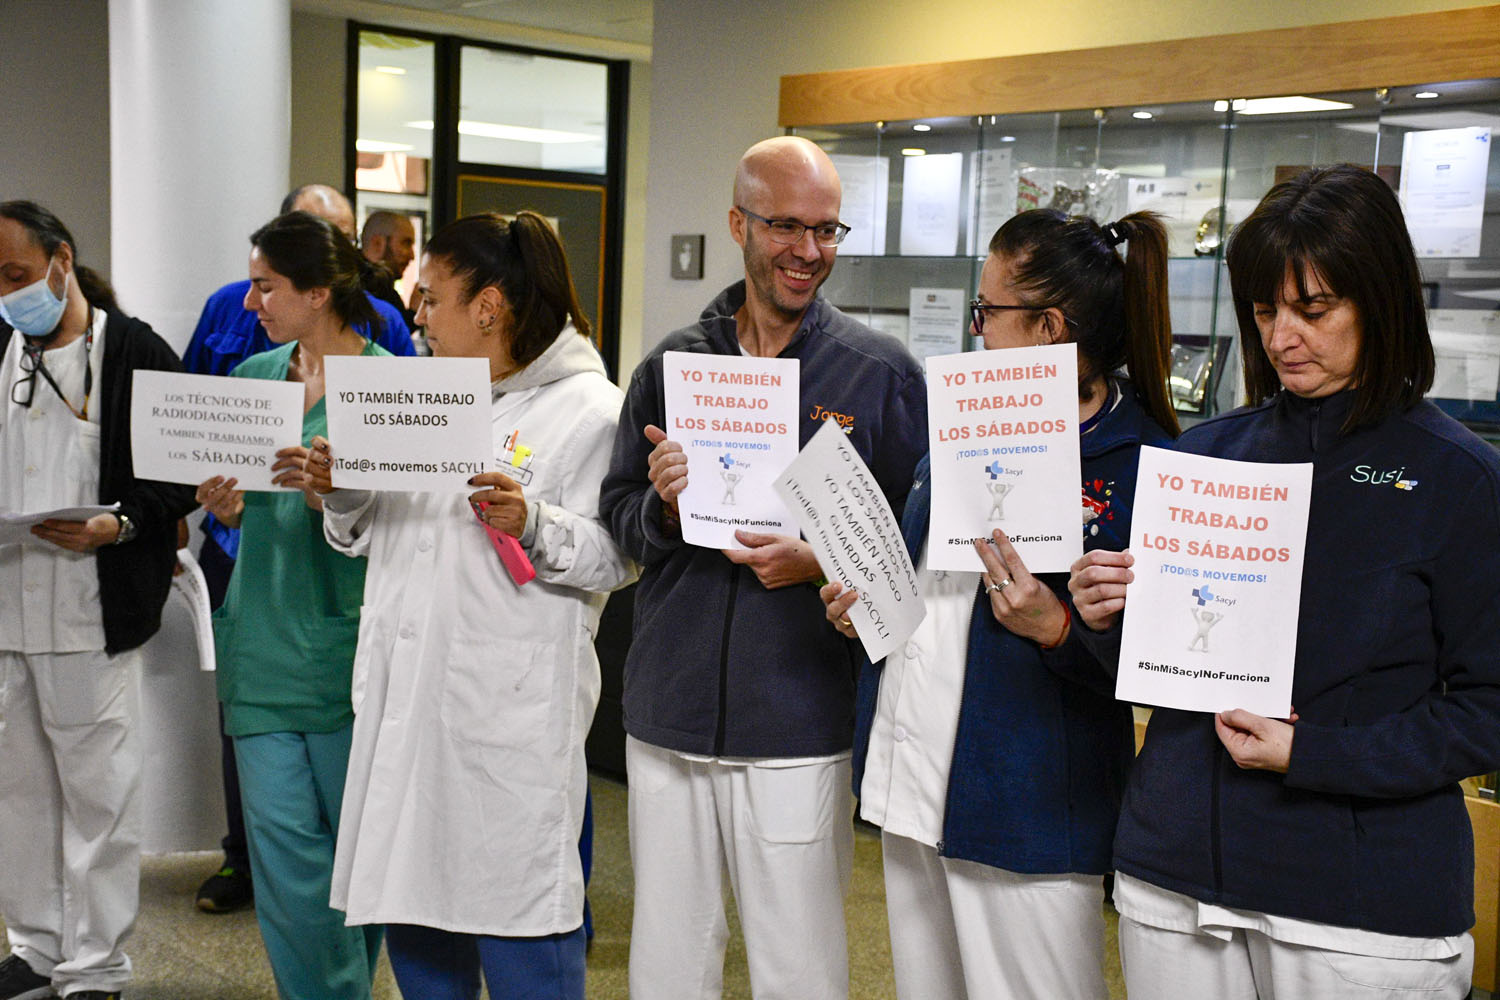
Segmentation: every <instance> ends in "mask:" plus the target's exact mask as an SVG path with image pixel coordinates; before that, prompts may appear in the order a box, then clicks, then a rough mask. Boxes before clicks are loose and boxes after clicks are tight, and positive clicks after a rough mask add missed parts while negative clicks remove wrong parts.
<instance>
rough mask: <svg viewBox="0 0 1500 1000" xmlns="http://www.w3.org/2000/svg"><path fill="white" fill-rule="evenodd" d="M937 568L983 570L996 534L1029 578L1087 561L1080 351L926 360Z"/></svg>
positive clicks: (1018, 350) (1050, 349)
mask: <svg viewBox="0 0 1500 1000" xmlns="http://www.w3.org/2000/svg"><path fill="white" fill-rule="evenodd" d="M927 423H928V441H929V450H930V451H931V452H932V526H931V528H930V529H929V532H930V534H929V537H928V540H927V552H928V556H927V561H928V565H929V566H931V568H933V569H939V570H957V571H970V572H982V571H983V570H984V564H983V563H982V562H980V559H979V553H977V552H975V551H974V545H973V540H974V539H975V538H987V537H989V535H990V533H991V532H992V531H994V529H996V528H999V529H1000V530H1001V531H1004V532H1005V533H1006V535H1008V536H1009V537H1010V540H1011V542H1012V543H1014V545H1015V547H1016V552H1017V553H1018V554H1019V555H1020V556H1021V560H1022V561H1023V562H1025V563H1026V568H1027V569H1029V570H1030V571H1031V572H1033V573H1054V572H1063V571H1066V570H1067V569H1068V568H1069V567H1071V566H1072V565H1073V562H1074V561H1075V560H1076V559H1078V557H1079V556H1081V555H1083V531H1082V528H1081V525H1080V515H1079V499H1078V497H1079V494H1078V490H1079V483H1080V482H1081V477H1080V473H1079V465H1078V354H1077V350H1076V349H1075V348H1074V346H1073V345H1072V344H1051V345H1048V346H1046V347H1012V348H1006V349H1004V350H999V351H969V352H967V353H964V354H949V355H944V356H942V357H932V358H928V359H927Z"/></svg>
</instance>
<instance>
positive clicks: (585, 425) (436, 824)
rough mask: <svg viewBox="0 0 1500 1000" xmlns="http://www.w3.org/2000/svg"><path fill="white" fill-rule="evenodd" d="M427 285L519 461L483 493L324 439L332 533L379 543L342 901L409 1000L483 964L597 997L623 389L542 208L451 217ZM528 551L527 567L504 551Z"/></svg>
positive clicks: (345, 543)
mask: <svg viewBox="0 0 1500 1000" xmlns="http://www.w3.org/2000/svg"><path fill="white" fill-rule="evenodd" d="M418 292H419V295H420V306H419V308H418V310H417V322H418V323H420V324H422V325H423V326H424V327H426V329H427V339H428V342H429V343H430V344H431V345H432V349H433V353H434V354H435V355H437V356H439V357H468V358H483V359H484V360H485V361H486V362H487V363H488V365H489V372H490V380H491V400H492V411H491V412H492V421H493V422H492V429H493V438H492V439H493V443H494V450H493V452H492V455H493V460H494V461H493V465H492V468H494V469H497V470H503V471H494V472H483V473H480V474H479V475H476V476H474V477H473V478H472V479H471V480H470V481H469V483H470V485H471V486H473V487H475V488H476V492H474V493H471V494H467V495H466V494H464V493H369V492H363V491H355V490H335V489H333V487H332V484H331V482H330V481H329V477H328V469H330V468H331V467H332V457H331V456H332V455H333V454H334V452H333V450H332V449H333V448H334V447H336V446H337V442H333V445H332V446H330V445H329V444H328V443H327V442H325V441H322V440H321V439H320V440H318V441H316V442H315V443H314V451H313V456H312V459H311V461H310V462H309V463H308V468H309V470H310V471H311V474H312V475H313V477H314V482H315V488H316V489H317V490H318V491H319V492H321V493H322V494H324V514H323V517H324V529H325V532H326V534H327V537H328V539H329V540H330V541H331V542H332V543H333V544H334V546H335V547H336V548H339V549H341V550H343V551H345V552H348V553H350V554H352V555H368V557H369V561H370V572H369V577H368V579H367V581H366V584H365V597H364V604H365V616H364V622H363V624H362V627H361V634H360V641H359V653H358V656H357V659H356V664H357V669H356V671H355V679H354V690H355V710H356V716H355V732H354V752H353V755H352V757H351V760H350V765H349V783H348V789H347V791H346V793H345V796H344V813H343V823H342V826H341V828H340V831H339V845H338V858H337V862H336V865H335V873H334V883H333V899H334V903H335V905H337V906H340V907H343V908H345V909H347V911H348V914H349V921H350V923H353V924H374V923H381V924H386V925H387V942H386V943H387V951H388V953H389V954H390V957H391V967H392V969H393V970H394V971H395V974H396V981H397V983H398V984H399V985H400V987H401V992H402V994H403V995H404V996H406V997H409V998H411V1000H417V998H422V1000H450V998H451V1000H474V998H476V997H478V995H479V984H480V978H481V975H482V976H483V979H484V980H485V982H486V983H487V985H488V988H489V995H490V996H492V997H506V998H514V1000H524V998H546V1000H582V998H583V995H584V989H583V976H584V948H585V938H584V931H583V927H582V922H583V905H584V896H583V892H584V886H583V872H582V867H581V864H580V858H579V850H578V837H579V831H580V828H581V826H582V823H583V813H584V795H585V791H586V788H587V771H586V769H585V766H584V757H583V739H584V735H585V734H586V733H587V732H588V729H589V724H590V723H591V722H592V720H593V716H594V709H595V707H596V705H597V704H598V699H599V663H598V660H597V659H596V658H595V655H594V647H593V634H594V632H595V631H596V629H597V627H598V623H599V613H600V611H601V610H602V609H603V607H604V601H605V597H606V595H607V594H608V593H609V591H611V590H614V589H615V588H617V587H620V586H623V585H624V584H626V583H628V582H629V581H630V580H631V579H633V578H634V576H635V568H634V566H633V564H632V563H631V562H630V561H629V559H627V558H626V557H625V556H624V555H623V554H622V553H621V552H620V550H619V549H618V548H617V547H616V546H615V543H614V542H613V541H612V540H611V538H610V536H609V533H608V531H607V530H606V529H605V526H604V524H603V523H602V522H601V521H600V519H599V483H600V481H601V480H602V479H603V476H604V472H605V469H606V468H607V467H608V464H609V457H610V452H611V449H612V447H613V443H614V435H615V423H616V421H617V420H618V418H619V411H620V401H621V394H620V391H619V389H617V388H616V387H615V386H614V384H613V383H611V382H610V381H609V379H608V378H607V377H606V375H605V371H604V365H603V363H602V362H601V361H600V359H599V355H598V353H597V352H596V351H595V350H594V347H593V344H592V343H591V342H590V340H589V339H588V336H587V332H588V323H587V320H586V319H585V318H584V316H583V312H582V310H581V308H580V307H579V304H578V295H577V292H576V291H575V290H574V287H573V280H572V278H571V277H570V276H569V274H568V265H567V260H566V258H565V257H564V256H563V249H562V245H561V243H560V242H559V241H558V238H557V235H556V233H554V232H553V231H552V228H551V226H550V225H549V224H548V223H547V221H546V220H545V219H543V218H542V217H541V216H539V215H537V214H536V213H534V212H521V213H520V214H519V215H518V216H517V217H516V218H515V220H514V221H506V220H505V219H504V218H502V217H501V216H498V215H473V216H468V217H466V218H462V219H459V220H457V221H456V222H453V223H450V224H449V225H447V226H445V227H443V228H442V229H441V230H440V231H439V232H438V233H437V235H436V236H434V237H433V240H432V242H431V243H429V244H428V245H427V247H426V249H425V251H424V253H423V255H422V265H421V279H420V282H419V286H418ZM517 548H519V549H520V550H521V551H523V552H524V553H525V556H526V559H527V560H529V562H530V564H531V567H532V568H533V569H534V571H535V574H536V575H535V579H532V580H530V582H526V581H527V577H526V575H525V574H524V573H521V574H519V575H517V574H516V573H514V572H513V571H511V570H507V568H506V563H505V562H502V558H510V559H511V561H512V562H514V561H515V559H514V554H513V553H514V551H515V549H517ZM497 550H502V551H497ZM505 551H509V552H511V553H512V555H511V556H504V555H503V553H504V552H505Z"/></svg>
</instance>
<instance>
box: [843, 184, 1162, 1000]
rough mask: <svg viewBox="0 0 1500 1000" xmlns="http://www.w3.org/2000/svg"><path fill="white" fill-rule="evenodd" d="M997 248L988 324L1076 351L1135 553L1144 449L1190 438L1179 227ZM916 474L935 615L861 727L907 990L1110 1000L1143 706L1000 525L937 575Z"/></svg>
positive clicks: (995, 341) (875, 671) (1104, 492)
mask: <svg viewBox="0 0 1500 1000" xmlns="http://www.w3.org/2000/svg"><path fill="white" fill-rule="evenodd" d="M1122 244H1123V245H1125V246H1126V247H1127V248H1128V251H1129V252H1128V254H1126V255H1123V256H1122V254H1121V253H1120V251H1119V249H1118V248H1119V247H1120V246H1121V245H1122ZM989 251H990V252H989V256H988V258H987V259H986V260H985V263H984V269H983V271H982V272H981V275H980V280H979V296H978V298H976V299H975V300H974V301H973V303H971V315H972V327H971V329H972V331H973V332H974V333H975V334H978V335H979V336H982V337H983V338H984V345H985V347H986V348H989V349H992V350H993V349H1000V348H1009V347H1026V346H1035V345H1042V344H1066V343H1072V344H1075V345H1076V346H1077V348H1078V376H1079V383H1078V422H1079V434H1080V438H1081V440H1080V446H1081V448H1080V450H1081V455H1082V464H1083V470H1082V471H1083V484H1082V487H1083V492H1082V526H1081V530H1082V531H1083V539H1084V548H1085V549H1086V550H1091V549H1096V548H1107V549H1114V550H1118V549H1123V548H1124V547H1125V545H1126V543H1127V542H1128V541H1129V537H1130V511H1131V500H1132V497H1133V496H1134V493H1135V470H1136V460H1137V457H1138V454H1139V451H1140V447H1141V445H1143V444H1162V443H1164V442H1167V441H1169V440H1170V439H1171V437H1172V436H1173V435H1174V434H1175V433H1176V431H1177V420H1176V416H1175V415H1174V413H1173V410H1172V406H1171V402H1170V396H1169V393H1168V388H1167V376H1168V373H1169V369H1170V357H1171V330H1170V328H1169V324H1168V319H1167V240H1166V232H1165V230H1164V229H1163V228H1162V226H1161V224H1160V223H1159V222H1158V221H1157V220H1156V218H1155V217H1154V216H1152V215H1149V214H1144V213H1137V214H1135V215H1129V216H1126V217H1125V218H1123V219H1121V220H1120V221H1119V222H1115V223H1112V224H1110V225H1107V226H1101V225H1099V224H1098V223H1096V222H1094V221H1093V220H1092V219H1086V218H1069V217H1068V216H1065V215H1063V214H1062V213H1060V212H1056V211H1052V210H1050V209H1041V210H1036V211H1031V212H1024V213H1022V214H1020V215H1017V216H1016V217H1014V218H1012V219H1011V220H1010V221H1009V222H1007V223H1006V224H1005V225H1003V226H1001V227H1000V229H999V231H997V232H996V233H995V236H994V238H993V239H992V240H991V241H990V247H989ZM1122 367H1128V369H1129V372H1130V378H1128V379H1127V378H1123V377H1121V376H1120V375H1119V374H1118V372H1119V371H1120V369H1121V368H1122ZM916 479H917V482H916V485H915V486H914V487H913V488H912V492H911V494H910V496H909V497H908V498H907V502H906V510H905V512H904V513H903V515H902V521H901V528H902V533H903V534H904V536H905V538H906V542H907V547H908V549H909V550H910V551H911V554H912V559H913V561H914V562H916V563H917V564H918V574H919V579H920V581H921V587H922V590H923V596H924V598H925V600H926V602H927V617H926V619H925V620H924V621H923V622H922V624H921V626H920V627H919V629H918V630H917V632H916V634H915V635H913V636H912V638H911V639H910V640H908V642H907V643H906V645H905V647H904V648H902V649H900V650H897V651H896V652H894V653H892V654H891V655H890V656H888V657H886V658H885V660H884V661H882V662H881V663H876V664H871V663H868V662H866V664H865V665H864V668H863V670H862V673H861V676H860V679H859V691H858V696H857V704H856V716H855V751H854V752H855V787H856V788H857V789H858V791H859V794H860V814H861V816H862V817H863V818H864V819H866V820H868V821H869V822H872V823H874V824H876V825H878V826H880V827H881V829H882V847H883V856H884V864H885V880H886V904H887V907H888V910H889V918H890V928H891V954H892V962H893V965H894V968H895V975H896V992H897V995H898V996H900V997H901V1000H925V998H932V1000H940V998H941V1000H953V998H956V997H957V998H963V997H970V998H974V1000H979V998H981V997H982V998H985V1000H992V998H1002V1000H1020V998H1027V1000H1053V998H1057V997H1070V998H1077V1000H1102V998H1104V997H1105V996H1107V990H1106V988H1105V983H1104V917H1103V911H1102V907H1103V902H1104V899H1103V880H1102V876H1103V875H1104V873H1105V872H1107V871H1109V869H1110V845H1111V842H1112V840H1113V837H1114V829H1115V819H1116V816H1117V815H1118V810H1119V804H1120V797H1121V793H1122V791H1123V788H1124V784H1125V774H1126V770H1127V768H1128V767H1129V765H1130V761H1131V757H1132V751H1133V749H1134V743H1133V727H1132V719H1131V712H1130V707H1129V706H1128V705H1122V704H1117V703H1116V702H1115V701H1114V696H1113V690H1114V683H1113V678H1112V677H1111V676H1110V674H1109V673H1108V672H1107V671H1105V670H1104V669H1103V667H1101V666H1100V665H1099V663H1098V662H1097V661H1096V660H1094V658H1093V657H1092V656H1091V655H1090V654H1089V653H1088V652H1087V651H1085V650H1084V648H1083V647H1082V646H1081V645H1080V643H1079V642H1078V639H1077V637H1075V636H1074V634H1073V630H1072V613H1071V611H1070V609H1069V606H1068V604H1067V602H1066V601H1067V599H1066V594H1067V574H1065V573H1058V574H1047V575H1044V576H1041V577H1037V576H1033V575H1032V574H1031V573H1030V572H1029V571H1028V570H1027V568H1026V566H1025V564H1024V563H1023V562H1022V561H1021V559H1020V557H1019V556H1018V555H1017V554H1016V551H1015V549H1014V548H1013V547H1012V546H1011V544H1010V542H1009V540H1008V539H1007V538H1006V537H1005V535H1004V534H1003V533H1002V532H1000V531H996V532H994V535H993V537H992V538H990V539H984V540H976V546H977V548H978V550H979V553H980V556H981V558H982V559H983V561H984V565H985V567H986V570H985V572H984V573H983V574H979V573H952V572H938V571H933V570H931V569H929V568H928V567H927V564H926V559H925V558H924V552H923V550H924V542H925V540H926V537H927V531H928V520H929V512H930V509H931V490H930V482H929V474H928V459H927V458H925V457H924V458H923V459H922V461H921V462H920V463H919V464H918V466H917V471H916ZM1002 499H1003V497H997V498H996V501H995V502H996V503H1000V502H1001V500H1002ZM821 595H822V597H823V600H824V603H825V604H826V605H827V614H828V618H829V620H830V621H832V622H833V623H834V625H835V627H837V628H838V629H839V631H840V632H842V633H844V634H845V635H849V636H853V635H854V629H853V626H851V625H850V624H849V619H848V618H847V617H846V616H847V614H848V611H849V608H850V607H851V606H852V605H853V603H854V600H855V594H854V592H853V591H849V592H842V587H841V586H840V585H839V584H837V583H830V584H828V585H827V586H825V587H824V588H823V589H822V591H821Z"/></svg>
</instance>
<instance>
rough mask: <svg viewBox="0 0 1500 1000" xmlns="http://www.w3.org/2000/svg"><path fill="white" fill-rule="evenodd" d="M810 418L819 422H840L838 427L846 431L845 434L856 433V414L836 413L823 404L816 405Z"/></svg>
mask: <svg viewBox="0 0 1500 1000" xmlns="http://www.w3.org/2000/svg"><path fill="white" fill-rule="evenodd" d="M808 416H809V417H811V418H812V419H813V420H818V421H823V420H836V421H838V425H839V426H840V427H842V428H843V429H844V433H845V434H851V433H853V432H854V414H852V413H835V412H834V411H832V410H830V409H827V408H826V407H824V406H823V404H821V403H814V404H813V408H812V412H811V413H809V414H808Z"/></svg>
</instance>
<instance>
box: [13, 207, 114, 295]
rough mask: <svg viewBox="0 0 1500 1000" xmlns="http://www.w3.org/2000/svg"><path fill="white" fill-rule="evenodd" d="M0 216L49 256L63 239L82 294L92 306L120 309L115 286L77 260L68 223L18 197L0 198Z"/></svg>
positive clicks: (76, 242) (75, 243)
mask: <svg viewBox="0 0 1500 1000" xmlns="http://www.w3.org/2000/svg"><path fill="white" fill-rule="evenodd" d="M0 217H4V218H7V219H11V220H13V221H15V222H19V223H20V224H21V226H22V228H24V229H25V230H26V232H27V233H28V234H29V235H30V237H31V240H32V242H33V243H35V244H36V245H37V246H40V247H41V248H42V249H43V250H44V251H46V253H47V256H48V257H49V258H50V257H51V256H52V255H53V254H55V253H57V248H58V247H60V246H62V245H63V244H64V243H66V244H67V245H68V248H69V249H70V250H72V251H73V274H74V276H75V278H76V280H77V281H78V290H79V291H80V292H82V293H83V297H84V298H85V299H87V300H88V302H89V304H90V305H92V306H93V307H94V308H95V309H103V310H105V311H107V312H119V311H120V304H119V303H118V302H116V301H115V290H114V289H113V288H111V287H110V284H109V282H108V281H105V280H104V277H103V276H102V275H100V274H99V272H97V271H95V270H94V269H93V268H90V267H84V266H83V265H82V264H80V263H79V262H78V241H77V240H75V239H73V234H72V233H70V232H68V227H67V226H65V225H63V224H62V220H61V219H59V218H58V217H57V216H55V215H53V214H52V213H51V212H49V211H47V210H46V209H45V208H43V207H42V206H40V205H38V204H37V203H36V202H34V201H20V200H17V201H4V202H0Z"/></svg>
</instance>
